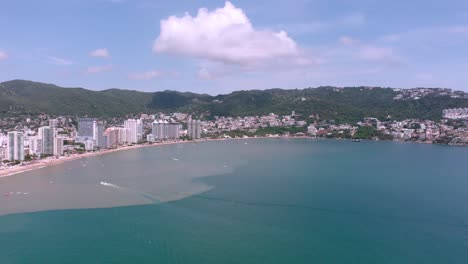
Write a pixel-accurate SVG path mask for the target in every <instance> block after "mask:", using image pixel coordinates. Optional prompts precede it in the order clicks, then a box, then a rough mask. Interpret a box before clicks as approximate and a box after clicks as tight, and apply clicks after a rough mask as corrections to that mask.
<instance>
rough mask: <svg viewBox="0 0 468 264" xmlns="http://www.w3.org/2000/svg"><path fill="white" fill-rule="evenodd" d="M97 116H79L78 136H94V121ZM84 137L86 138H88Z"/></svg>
mask: <svg viewBox="0 0 468 264" xmlns="http://www.w3.org/2000/svg"><path fill="white" fill-rule="evenodd" d="M95 121H96V119H95V118H87V117H84V118H78V137H80V138H87V139H89V138H93V137H94V122H95ZM87 139H84V140H87Z"/></svg>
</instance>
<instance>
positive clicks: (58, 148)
mask: <svg viewBox="0 0 468 264" xmlns="http://www.w3.org/2000/svg"><path fill="white" fill-rule="evenodd" d="M54 156H56V157H60V156H63V138H61V137H56V138H54Z"/></svg>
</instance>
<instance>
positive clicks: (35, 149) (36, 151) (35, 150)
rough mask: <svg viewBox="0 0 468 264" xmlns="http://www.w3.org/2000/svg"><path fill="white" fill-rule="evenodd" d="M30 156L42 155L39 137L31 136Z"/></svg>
mask: <svg viewBox="0 0 468 264" xmlns="http://www.w3.org/2000/svg"><path fill="white" fill-rule="evenodd" d="M28 141H29V155H40V154H41V150H40V148H39V145H40V144H39V139H38V137H37V136H30V137H29V139H28Z"/></svg>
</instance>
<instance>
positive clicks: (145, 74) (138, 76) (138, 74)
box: [128, 70, 177, 80]
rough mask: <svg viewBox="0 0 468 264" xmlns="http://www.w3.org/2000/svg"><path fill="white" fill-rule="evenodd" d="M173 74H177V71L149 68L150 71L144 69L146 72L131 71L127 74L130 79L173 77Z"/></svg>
mask: <svg viewBox="0 0 468 264" xmlns="http://www.w3.org/2000/svg"><path fill="white" fill-rule="evenodd" d="M175 76H177V73H175V72H166V71H157V70H151V71H146V72H135V73H131V74H129V75H128V78H130V79H132V80H151V79H154V78H160V77H175Z"/></svg>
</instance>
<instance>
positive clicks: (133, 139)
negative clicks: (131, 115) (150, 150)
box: [124, 119, 143, 143]
mask: <svg viewBox="0 0 468 264" xmlns="http://www.w3.org/2000/svg"><path fill="white" fill-rule="evenodd" d="M124 128H125V129H127V131H126V132H127V135H126V136H127V143H138V142H139V141H141V140H142V139H143V122H142V121H141V119H128V120H126V121H125V122H124Z"/></svg>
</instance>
